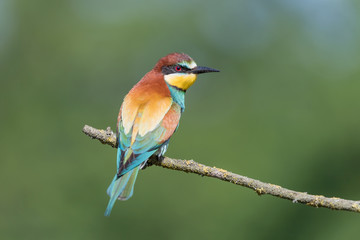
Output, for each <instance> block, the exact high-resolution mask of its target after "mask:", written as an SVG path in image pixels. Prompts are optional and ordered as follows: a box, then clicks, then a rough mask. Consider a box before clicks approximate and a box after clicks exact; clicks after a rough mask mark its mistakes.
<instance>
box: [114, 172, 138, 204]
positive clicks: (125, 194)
mask: <svg viewBox="0 0 360 240" xmlns="http://www.w3.org/2000/svg"><path fill="white" fill-rule="evenodd" d="M139 169H140V166H138V167H136V168H134V169H133V170H131V173H130V177H129V180H128V182H127V184H126V186H125V188H124V190H123V191H122V192H121V194H120V196H119V197H118V199H119V200H122V201H125V200H128V199H129V198H131V197H132V195H133V193H134V185H135V180H136V177H137V175H138V172H139Z"/></svg>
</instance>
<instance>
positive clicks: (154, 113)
mask: <svg viewBox="0 0 360 240" xmlns="http://www.w3.org/2000/svg"><path fill="white" fill-rule="evenodd" d="M155 100H156V101H155ZM155 100H153V101H149V102H147V103H146V104H143V105H140V106H132V107H133V109H134V108H135V109H136V110H135V111H136V114H135V115H134V114H133V113H132V112H131V111H130V110H127V109H126V105H124V104H123V106H122V109H121V113H120V114H121V117H120V122H119V124H118V134H119V135H118V137H119V148H120V149H119V151H118V159H117V160H118V176H122V175H123V174H125V173H126V172H128V171H130V170H131V169H133V168H135V167H136V166H138V165H140V164H141V163H142V162H144V161H146V160H147V159H148V158H149V157H150V156H151V155H152V154H154V152H155V151H156V150H157V149H158V148H159V147H160V146H161V145H162V144H163V143H165V142H166V141H167V140H168V139H169V138H170V136H171V135H172V134H173V133H174V131H175V130H176V128H177V126H178V124H179V120H180V115H181V108H180V107H179V105H178V104H176V103H173V101H172V99H171V98H163V99H155ZM124 103H125V102H124ZM128 106H131V105H130V104H129V105H128ZM127 114H129V115H134V117H132V116H130V117H129V116H127ZM130 119H132V123H131V124H129V123H128V122H126V121H129V120H130ZM129 128H130V129H129Z"/></svg>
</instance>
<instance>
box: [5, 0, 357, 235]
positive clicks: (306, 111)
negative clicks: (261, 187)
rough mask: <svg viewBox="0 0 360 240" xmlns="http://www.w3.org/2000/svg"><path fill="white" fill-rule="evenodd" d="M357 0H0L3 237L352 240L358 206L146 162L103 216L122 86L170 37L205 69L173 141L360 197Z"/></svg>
mask: <svg viewBox="0 0 360 240" xmlns="http://www.w3.org/2000/svg"><path fill="white" fill-rule="evenodd" d="M359 43H360V3H359V2H358V1H356V0H353V1H350V0H343V1H336V0H316V1H313V0H302V1H297V0H287V1H286V0H271V1H268V0H262V1H261V0H242V1H238V0H233V1H215V0H208V1H200V0H191V1H188V0H185V1H160V0H158V1H146V0H139V1H116V0H107V1H95V0H94V1H93V0H91V1H89V0H68V1H47V0H32V1H20V0H18V1H16V0H0V80H1V81H0V84H1V85H0V99H1V101H0V106H1V108H0V109H1V113H0V119H1V126H0V127H1V137H0V143H1V144H0V148H1V149H0V152H1V153H0V158H1V161H0V187H1V197H0V238H1V239H89V240H90V239H328V240H330V239H357V238H358V237H359V233H360V229H359V226H360V217H359V214H355V213H350V212H340V211H331V210H329V209H316V208H311V207H307V206H304V205H300V204H294V203H291V202H290V201H285V200H282V199H278V198H274V197H272V196H261V197H259V196H257V195H256V194H255V193H254V192H253V191H251V190H249V189H245V188H242V187H239V186H235V185H232V184H229V183H225V182H221V181H219V180H215V179H209V178H202V177H199V176H196V175H193V174H186V173H182V172H175V171H170V170H165V169H161V168H159V167H151V168H148V169H146V170H144V171H141V172H140V174H139V177H138V180H137V184H136V187H135V194H134V196H133V198H132V199H131V200H130V201H127V202H118V203H117V204H116V205H115V207H114V209H113V212H112V215H111V217H110V218H106V217H104V216H103V213H104V210H105V207H106V205H107V201H108V196H107V195H106V193H105V190H106V188H107V186H108V184H109V183H110V181H111V179H112V177H113V175H114V172H115V156H116V151H115V149H112V148H111V147H109V146H105V145H102V144H100V143H99V142H97V141H94V140H91V139H90V138H88V137H87V136H85V135H84V134H83V133H82V132H81V129H82V127H83V125H84V124H89V125H92V126H94V127H97V128H106V127H107V126H111V127H112V128H113V129H114V128H115V124H116V118H117V114H118V110H119V107H120V104H121V102H122V99H123V97H124V95H125V94H126V93H127V92H128V91H129V89H130V88H131V87H132V86H133V85H134V84H135V83H136V82H137V81H138V80H139V79H140V78H141V77H142V76H143V75H144V74H145V73H146V72H147V71H149V70H150V69H151V68H152V67H153V66H154V65H155V63H156V61H157V60H158V59H159V58H161V57H162V56H164V55H166V54H168V53H170V52H174V51H178V52H185V53H188V54H189V55H190V56H192V57H193V58H194V59H195V60H196V62H197V63H198V64H199V65H205V66H209V67H214V68H218V69H220V70H221V72H220V73H216V74H208V75H203V76H200V77H199V79H198V81H197V82H196V84H194V86H193V87H192V88H191V89H190V90H189V91H188V92H187V98H186V104H187V108H186V111H185V113H184V114H183V117H182V120H181V124H180V128H179V130H178V132H176V134H175V136H174V137H173V139H172V140H171V144H170V147H169V150H168V153H167V155H168V156H171V157H174V158H181V159H194V160H196V161H198V162H201V163H204V164H207V165H210V166H217V167H221V168H224V169H227V170H230V171H233V172H236V173H239V174H242V175H246V176H249V177H253V178H256V179H259V180H262V181H265V182H271V183H274V184H278V185H281V186H284V187H287V188H290V189H294V190H297V191H304V192H309V193H313V194H321V195H325V196H329V197H332V196H337V197H342V198H346V199H352V200H359V199H360V188H359V182H360V171H359V169H360V147H359V144H360V93H359V92H360V44H359Z"/></svg>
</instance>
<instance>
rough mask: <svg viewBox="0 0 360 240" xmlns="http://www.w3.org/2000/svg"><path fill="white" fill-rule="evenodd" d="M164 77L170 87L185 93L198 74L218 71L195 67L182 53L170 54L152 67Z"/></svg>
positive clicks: (189, 58)
mask: <svg viewBox="0 0 360 240" xmlns="http://www.w3.org/2000/svg"><path fill="white" fill-rule="evenodd" d="M154 70H155V71H159V72H161V73H162V74H163V75H164V79H165V81H166V82H167V84H169V85H170V86H173V87H176V88H178V89H180V90H183V91H186V90H187V89H188V88H189V87H190V86H191V85H193V84H194V82H195V81H196V77H197V75H198V74H201V73H207V72H219V70H216V69H213V68H209V67H200V66H197V65H196V63H195V61H194V60H193V59H192V58H191V57H190V56H188V55H186V54H184V53H171V54H169V55H167V56H165V57H163V58H161V59H160V60H159V61H158V62H157V64H156V65H155V67H154Z"/></svg>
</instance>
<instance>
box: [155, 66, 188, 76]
mask: <svg viewBox="0 0 360 240" xmlns="http://www.w3.org/2000/svg"><path fill="white" fill-rule="evenodd" d="M176 67H180V68H181V70H180V71H178V70H176ZM161 71H162V73H163V74H164V75H167V74H171V73H186V72H189V71H191V69H189V68H188V67H186V66H183V65H180V64H177V65H171V66H163V67H162V69H161Z"/></svg>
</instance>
